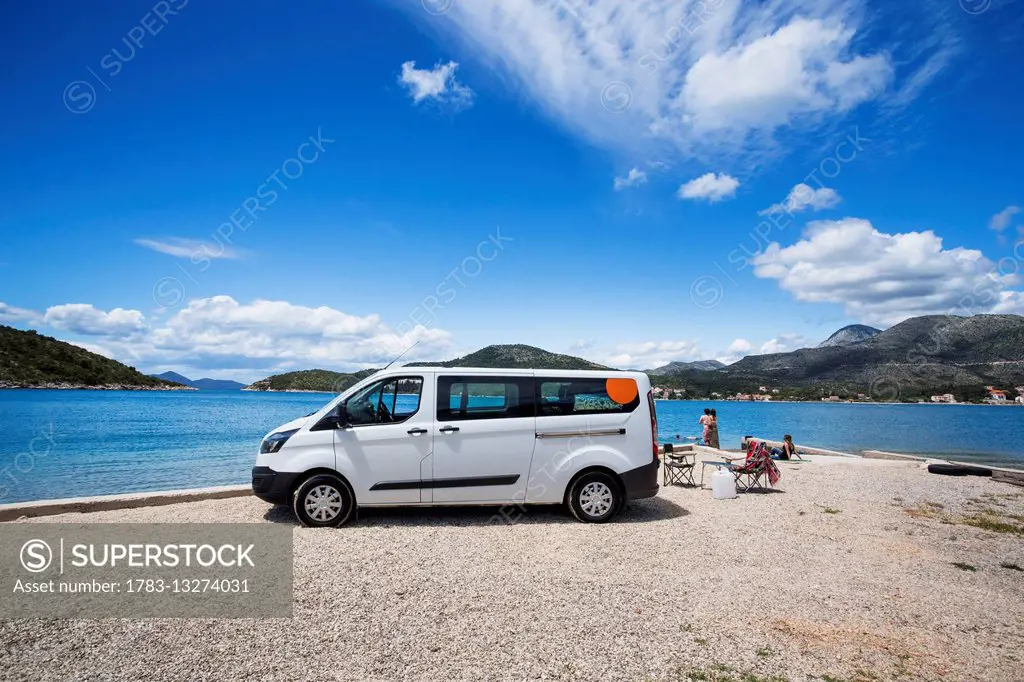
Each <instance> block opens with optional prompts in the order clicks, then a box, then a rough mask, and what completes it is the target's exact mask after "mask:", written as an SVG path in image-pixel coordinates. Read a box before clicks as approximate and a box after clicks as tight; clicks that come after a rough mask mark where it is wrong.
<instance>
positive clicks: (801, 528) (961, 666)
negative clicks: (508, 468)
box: [0, 457, 1024, 682]
mask: <svg viewBox="0 0 1024 682" xmlns="http://www.w3.org/2000/svg"><path fill="white" fill-rule="evenodd" d="M782 468H783V478H782V481H781V482H780V483H779V486H778V490H779V491H781V492H779V491H777V492H773V493H765V494H745V495H740V497H739V498H738V499H735V500H727V501H716V500H713V499H712V497H711V493H710V491H708V490H695V489H689V488H680V487H673V488H662V490H661V492H660V493H659V494H658V496H657V497H656V498H653V499H650V500H641V501H638V502H634V503H631V504H630V506H629V509H628V510H626V511H625V512H624V513H623V514H622V515H621V516H620V517H619V518H618V519H617V520H616V521H615V522H612V523H609V524H606V525H596V526H595V525H584V524H581V523H577V522H576V521H574V520H572V519H571V517H570V516H569V515H568V514H567V513H566V512H564V511H562V510H561V509H559V508H543V509H534V510H530V511H529V513H527V514H526V515H525V516H523V517H521V518H519V519H517V520H516V522H515V523H511V524H509V523H503V522H498V523H496V522H495V520H494V515H495V510H494V509H443V510H430V509H426V510H416V509H407V510H376V511H373V510H371V511H366V510H364V511H363V512H361V514H360V518H359V520H358V522H357V523H356V524H355V525H352V526H350V527H346V528H342V529H336V530H311V529H304V528H299V527H297V526H296V527H295V530H294V539H295V558H294V569H295V596H294V598H295V615H294V618H292V619H290V620H289V619H277V620H254V619H249V620H171V619H161V620H105V621H85V620H79V621H36V620H31V621H29V620H16V621H9V620H8V621H0V647H2V648H0V650H2V652H3V664H2V665H0V678H2V679H24V680H37V679H46V680H73V679H96V680H99V679H126V680H127V679H131V680H135V679H153V680H179V679H209V680H214V679H217V680H222V679H242V678H252V679H319V680H323V679H346V680H348V679H351V680H392V679H409V680H419V679H429V680H580V679H606V680H720V681H724V680H735V681H737V682H739V681H741V680H743V681H748V682H755V681H766V680H793V681H796V680H823V681H826V682H828V681H832V682H836V681H840V680H842V681H844V682H853V681H855V680H857V681H862V680H868V681H870V680H893V679H899V680H986V681H997V680H1021V679H1024V672H1022V671H1024V660H1022V659H1024V571H1022V570H1021V569H1022V568H1024V535H1021V534H1020V529H1022V528H1024V488H1018V487H1013V486H1010V485H1007V484H1003V483H997V482H994V481H992V480H990V479H983V478H971V477H967V478H953V477H944V476H936V475H931V474H928V473H927V472H926V471H925V470H924V469H923V467H922V465H921V464H920V463H916V462H900V461H886V460H853V459H841V458H828V457H815V458H814V459H813V461H811V462H808V463H782ZM67 521H75V522H83V521H85V522H181V523H188V522H243V523H279V524H290V525H294V521H293V519H292V517H291V515H290V512H288V511H285V510H282V509H275V508H272V507H270V506H268V505H266V504H265V503H263V502H261V501H259V500H257V499H255V498H248V497H247V498H237V499H226V500H210V501H204V502H193V503H187V504H177V505H170V506H164V507H156V508H149V509H131V510H124V511H109V512H98V513H92V514H68V515H63V516H53V517H48V518H45V519H34V520H32V522H67ZM972 524H973V525H972ZM1014 529H1017V530H1016V531H1014ZM971 569H974V570H971Z"/></svg>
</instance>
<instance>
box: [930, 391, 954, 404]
mask: <svg viewBox="0 0 1024 682" xmlns="http://www.w3.org/2000/svg"><path fill="white" fill-rule="evenodd" d="M932 402H933V403H955V402H956V397H955V396H954V395H953V394H952V393H943V394H942V395H933V396H932Z"/></svg>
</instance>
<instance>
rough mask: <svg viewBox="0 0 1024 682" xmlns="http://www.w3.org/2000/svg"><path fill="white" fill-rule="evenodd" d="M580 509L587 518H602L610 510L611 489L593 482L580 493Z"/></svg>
mask: <svg viewBox="0 0 1024 682" xmlns="http://www.w3.org/2000/svg"><path fill="white" fill-rule="evenodd" d="M580 508H581V509H582V510H583V513H585V514H586V515H587V516H603V515H605V514H607V513H608V511H609V510H610V509H611V508H612V489H611V488H609V487H608V486H607V485H605V484H604V483H601V482H599V481H595V482H593V483H588V484H586V485H585V486H583V490H581V491H580Z"/></svg>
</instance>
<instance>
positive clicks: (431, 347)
mask: <svg viewBox="0 0 1024 682" xmlns="http://www.w3.org/2000/svg"><path fill="white" fill-rule="evenodd" d="M6 310H21V309H17V308H12V307H10V306H6V305H4V304H0V314H2V313H3V312H4V311H6ZM22 312H24V313H32V311H22ZM22 317H25V316H22ZM34 320H35V321H36V322H37V323H38V324H40V325H45V326H49V327H51V328H53V329H55V330H59V331H64V332H68V333H70V334H73V335H81V336H88V337H97V336H98V337H102V339H101V340H100V343H96V342H95V340H94V339H92V338H90V339H89V340H87V341H81V340H77V339H68V342H69V343H73V344H75V345H77V346H80V347H82V348H85V349H87V350H90V351H93V352H95V353H99V354H100V355H103V356H105V357H109V358H113V359H116V360H119V361H121V362H125V363H127V364H130V365H132V366H135V367H146V368H150V369H151V370H153V371H166V370H168V369H172V370H174V371H177V372H181V373H182V374H185V375H186V376H191V375H196V376H195V377H194V378H199V377H200V376H208V375H209V374H210V370H215V371H217V372H219V374H218V376H233V377H236V378H239V380H242V381H245V380H247V379H248V378H259V377H263V376H267V375H269V374H273V373H278V372H286V371H292V370H297V369H311V368H316V367H322V368H326V369H338V370H345V371H352V370H357V369H362V368H366V367H380V366H383V365H384V364H386V363H387V362H390V361H391V360H393V359H394V357H395V356H396V355H398V354H399V353H400V352H402V351H403V350H406V349H409V348H411V347H412V346H413V345H414V344H416V343H417V342H419V343H418V345H416V346H415V348H412V349H411V350H410V351H409V352H408V353H407V354H406V355H404V356H403V358H402V362H411V361H414V360H439V359H442V358H445V357H450V352H451V346H452V336H451V334H450V333H449V332H447V331H445V330H443V329H432V328H427V327H424V326H422V325H417V326H415V327H413V328H411V329H408V330H406V331H402V329H400V328H398V327H392V326H390V325H388V324H385V323H384V322H382V321H381V320H380V318H379V317H378V316H377V315H365V316H358V315H350V314H347V313H344V312H342V311H340V310H336V309H334V308H329V307H327V306H320V307H316V308H313V307H308V306H301V305H295V304H292V303H288V302H286V301H265V300H257V301H253V302H251V303H240V302H238V301H236V300H235V299H233V298H231V297H230V296H213V297H211V298H200V299H194V300H192V301H189V303H188V304H187V305H186V306H185V307H184V308H182V309H181V310H179V311H177V312H176V313H175V314H173V315H171V316H170V317H169V318H167V319H166V320H158V319H151V320H147V319H146V318H145V317H144V316H143V314H142V313H141V312H139V311H137V310H125V309H122V308H115V309H114V310H111V311H109V312H104V311H102V310H99V309H97V308H95V307H94V306H92V305H89V304H84V303H70V304H64V305H57V306H53V307H51V308H49V309H47V311H46V313H45V314H44V315H38V314H35V318H34Z"/></svg>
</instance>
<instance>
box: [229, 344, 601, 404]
mask: <svg viewBox="0 0 1024 682" xmlns="http://www.w3.org/2000/svg"><path fill="white" fill-rule="evenodd" d="M411 364H412V365H415V366H416V367H497V368H508V369H515V368H519V367H529V368H533V369H608V368H607V367H604V366H602V365H598V364H596V363H593V362H590V361H588V360H584V359H583V358H577V357H574V356H572V355H560V354H559V353H549V352H548V351H546V350H543V349H541V348H535V347H533V346H525V345H522V344H516V345H507V346H487V347H486V348H482V349H480V350H478V351H477V352H475V353H470V354H469V355H467V356H465V357H462V358H456V359H455V360H448V361H447V362H415V363H411ZM376 371H377V370H375V369H368V370H362V371H360V372H355V373H352V374H345V373H343V372H331V371H329V370H326V369H307V370H303V371H301V372H288V373H287V374H277V375H275V376H271V377H267V378H266V379H261V380H259V381H257V382H256V383H254V384H251V385H249V386H247V387H246V389H245V390H247V391H319V392H323V393H341V392H342V391H344V390H345V389H346V388H348V387H349V386H351V385H352V384H354V383H356V382H357V381H362V380H363V379H365V378H366V377H368V376H370V375H371V374H373V373H374V372H376Z"/></svg>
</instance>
